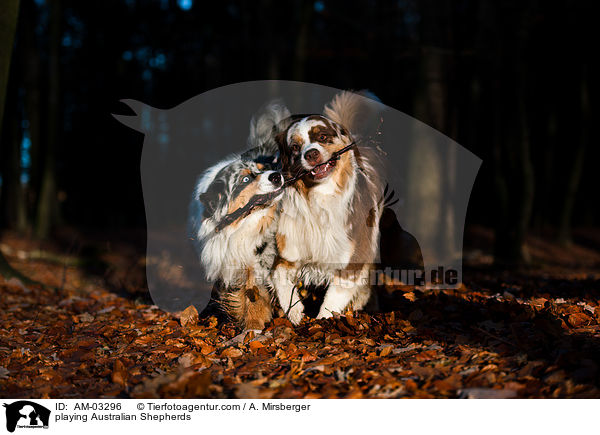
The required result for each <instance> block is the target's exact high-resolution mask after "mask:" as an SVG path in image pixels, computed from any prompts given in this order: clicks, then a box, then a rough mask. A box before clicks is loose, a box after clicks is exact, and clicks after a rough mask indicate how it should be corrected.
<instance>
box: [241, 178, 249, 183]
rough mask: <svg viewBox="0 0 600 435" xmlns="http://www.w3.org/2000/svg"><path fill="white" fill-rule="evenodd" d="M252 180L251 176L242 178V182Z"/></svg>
mask: <svg viewBox="0 0 600 435" xmlns="http://www.w3.org/2000/svg"><path fill="white" fill-rule="evenodd" d="M249 181H250V177H244V178H242V183H248V182H249Z"/></svg>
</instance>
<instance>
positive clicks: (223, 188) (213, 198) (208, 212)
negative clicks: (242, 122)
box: [199, 159, 283, 223]
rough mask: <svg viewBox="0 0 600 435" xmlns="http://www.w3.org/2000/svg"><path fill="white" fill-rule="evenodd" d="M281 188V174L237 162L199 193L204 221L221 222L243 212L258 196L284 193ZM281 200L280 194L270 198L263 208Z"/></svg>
mask: <svg viewBox="0 0 600 435" xmlns="http://www.w3.org/2000/svg"><path fill="white" fill-rule="evenodd" d="M282 186H283V177H282V176H281V173H279V172H278V171H274V170H270V167H269V166H265V165H263V164H261V163H257V162H255V161H252V160H243V159H235V160H233V161H232V162H230V163H228V164H227V165H225V166H224V167H223V168H221V169H220V170H219V171H218V172H217V174H216V175H215V176H214V178H212V180H210V184H208V187H207V188H206V190H205V191H204V192H202V193H200V194H199V199H200V201H201V202H202V205H203V206H204V212H203V218H205V219H212V220H213V221H214V222H215V223H218V222H219V221H220V220H222V219H223V218H224V217H225V216H227V215H228V214H231V213H233V212H235V211H236V210H238V209H242V208H243V207H244V206H246V205H247V204H248V202H249V201H250V200H251V199H252V198H254V197H255V196H256V195H264V194H269V193H277V191H281V192H282V191H283V190H282V189H281V188H282ZM280 197H281V193H279V194H275V195H274V196H273V197H267V200H264V202H262V203H261V204H260V206H261V207H264V206H269V205H271V204H272V203H273V202H274V201H276V200H278V199H279V198H280ZM242 219H243V216H242Z"/></svg>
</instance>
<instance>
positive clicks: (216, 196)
mask: <svg viewBox="0 0 600 435" xmlns="http://www.w3.org/2000/svg"><path fill="white" fill-rule="evenodd" d="M224 192H225V182H224V181H223V180H215V181H213V182H212V183H211V185H210V186H208V189H207V190H206V192H204V193H201V194H200V197H199V198H198V199H199V200H200V202H201V203H202V205H203V206H204V213H203V217H204V218H209V217H211V216H213V215H214V214H215V212H216V211H217V207H218V206H219V201H221V199H222V198H223V193H224Z"/></svg>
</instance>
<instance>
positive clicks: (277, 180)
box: [269, 172, 281, 186]
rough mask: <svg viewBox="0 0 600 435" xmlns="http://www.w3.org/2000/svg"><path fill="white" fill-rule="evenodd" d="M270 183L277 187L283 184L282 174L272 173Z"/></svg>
mask: <svg viewBox="0 0 600 435" xmlns="http://www.w3.org/2000/svg"><path fill="white" fill-rule="evenodd" d="M269 181H270V182H271V183H273V184H275V185H276V186H279V185H280V184H281V174H280V173H279V172H272V173H271V174H269Z"/></svg>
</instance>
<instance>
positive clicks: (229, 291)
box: [191, 91, 384, 329]
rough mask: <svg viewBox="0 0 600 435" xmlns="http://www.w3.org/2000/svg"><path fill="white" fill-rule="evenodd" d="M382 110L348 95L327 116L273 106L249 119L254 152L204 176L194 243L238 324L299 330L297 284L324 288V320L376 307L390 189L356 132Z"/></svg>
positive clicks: (217, 166) (198, 196)
mask: <svg viewBox="0 0 600 435" xmlns="http://www.w3.org/2000/svg"><path fill="white" fill-rule="evenodd" d="M376 104H377V103H376V102H375V101H374V100H372V99H370V98H368V97H366V96H364V95H361V94H356V93H352V92H348V91H345V92H341V93H339V94H338V95H336V96H335V97H334V98H333V100H332V101H331V102H329V103H328V104H327V105H326V106H325V108H324V110H323V113H322V114H304V115H292V114H290V112H289V111H288V109H287V108H286V107H285V106H284V105H283V103H281V102H273V103H271V104H269V105H267V106H266V108H265V109H263V110H262V111H261V112H259V114H257V115H256V116H255V118H254V119H253V120H252V121H251V123H250V135H249V138H248V144H249V149H248V150H246V151H245V152H244V153H242V154H239V155H233V156H229V157H228V158H226V159H224V160H222V161H221V162H219V163H216V164H215V165H214V166H213V167H211V168H209V169H207V170H206V171H205V172H204V173H203V174H202V175H201V176H200V178H199V180H198V182H197V184H196V188H195V190H194V197H193V201H200V203H201V204H202V214H201V215H192V216H191V220H192V224H193V225H192V228H193V231H194V234H193V237H194V239H195V240H196V241H197V250H198V254H199V257H200V261H201V263H202V265H203V266H204V268H205V270H206V273H207V278H208V279H210V280H214V281H216V282H217V283H218V288H219V303H220V304H221V306H222V307H223V308H224V310H225V311H226V312H227V313H228V314H229V315H230V316H231V317H232V318H233V319H234V320H236V321H237V322H238V323H239V324H240V325H241V326H243V327H245V328H250V329H262V328H263V327H264V325H265V324H266V323H267V322H269V321H270V320H271V318H272V316H273V312H274V310H279V312H280V313H283V314H284V315H285V316H287V317H288V319H289V320H290V321H291V322H292V323H293V324H295V325H297V324H299V323H300V322H301V321H302V318H303V317H304V315H305V313H304V304H303V301H302V297H301V295H300V292H299V288H300V287H301V286H304V287H306V286H313V287H320V288H323V289H325V293H324V294H325V295H324V298H323V302H322V303H321V306H320V308H319V310H318V318H326V317H331V316H332V315H333V313H336V312H337V313H343V312H344V311H345V310H347V309H353V310H360V309H363V308H365V306H366V305H367V303H368V302H369V301H370V300H372V299H373V297H372V289H371V287H370V281H369V274H370V272H371V269H372V268H373V267H374V264H375V262H376V261H377V253H378V252H379V251H378V243H379V219H380V217H381V212H382V207H383V204H382V201H381V198H380V197H381V192H382V191H383V190H384V188H383V185H382V180H381V178H380V171H379V170H378V169H377V168H378V167H379V164H378V163H379V162H378V158H377V155H378V154H377V152H376V150H375V149H374V148H373V147H369V146H366V145H365V144H364V142H365V141H363V140H362V139H363V138H361V137H359V136H358V131H357V130H358V125H359V124H360V123H361V122H363V121H364V117H365V116H367V115H366V114H367V113H372V111H373V107H374V105H376Z"/></svg>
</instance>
